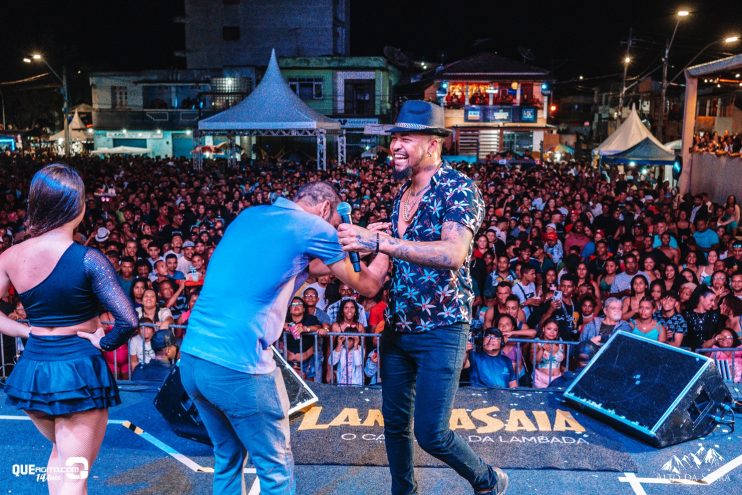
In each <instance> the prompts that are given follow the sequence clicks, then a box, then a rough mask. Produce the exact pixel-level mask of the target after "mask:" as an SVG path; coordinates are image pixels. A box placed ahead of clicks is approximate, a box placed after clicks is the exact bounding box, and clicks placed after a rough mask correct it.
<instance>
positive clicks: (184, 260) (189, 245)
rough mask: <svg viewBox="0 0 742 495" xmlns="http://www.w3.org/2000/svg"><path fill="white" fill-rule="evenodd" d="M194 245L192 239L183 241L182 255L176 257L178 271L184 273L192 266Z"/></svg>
mask: <svg viewBox="0 0 742 495" xmlns="http://www.w3.org/2000/svg"><path fill="white" fill-rule="evenodd" d="M195 247H196V245H195V244H194V243H193V241H185V242H184V243H183V255H182V256H181V257H180V258H178V271H179V272H183V273H185V274H186V275H187V274H188V272H189V271H190V270H191V267H192V266H193V261H192V260H193V253H194V248H195Z"/></svg>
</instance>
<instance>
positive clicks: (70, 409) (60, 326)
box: [0, 164, 137, 494]
mask: <svg viewBox="0 0 742 495" xmlns="http://www.w3.org/2000/svg"><path fill="white" fill-rule="evenodd" d="M84 215H85V186H84V185H83V182H82V179H81V178H80V176H79V175H78V174H77V172H76V171H75V170H74V169H72V168H70V167H68V166H66V165H60V164H52V165H48V166H46V167H44V168H43V169H41V170H39V171H38V172H37V173H36V174H35V175H34V177H33V180H32V181H31V189H30V192H29V203H28V232H29V238H28V239H27V240H26V241H24V242H22V243H20V244H18V245H16V246H13V247H11V248H9V249H8V250H6V251H5V252H4V253H3V254H2V255H0V295H4V294H6V293H7V291H8V288H9V287H10V286H11V285H12V286H13V287H15V288H16V290H17V291H18V295H19V297H20V299H21V301H22V302H23V305H24V307H25V308H26V313H27V316H28V320H29V324H30V328H28V327H27V328H26V331H28V332H30V333H29V338H28V343H27V344H26V348H25V350H24V352H23V355H22V356H21V358H20V360H19V361H18V364H17V365H16V366H15V368H14V369H13V372H12V373H11V375H10V377H8V380H7V383H6V386H5V391H6V393H7V396H8V397H7V401H8V403H9V404H10V405H14V406H15V407H17V408H18V409H21V410H23V411H24V412H25V413H26V414H28V416H30V418H31V420H32V421H33V423H34V425H36V428H38V430H39V431H40V432H41V433H42V434H43V435H44V436H45V437H46V438H48V439H49V440H50V441H51V442H52V451H51V455H50V457H49V464H48V469H47V480H48V483H49V492H50V493H52V494H55V493H65V494H67V493H80V494H82V493H87V477H88V476H87V474H88V473H87V471H88V470H89V469H90V468H91V467H92V464H93V462H94V461H95V458H96V457H97V455H98V451H99V449H100V446H101V443H102V441H103V436H104V434H105V431H106V424H107V422H108V408H109V407H110V406H115V405H117V404H119V403H120V402H121V401H120V399H119V393H118V387H117V386H116V381H115V380H114V378H113V376H112V375H111V372H110V371H109V369H108V366H106V361H105V359H104V358H103V355H102V353H101V351H100V349H103V350H106V351H112V350H114V349H116V348H117V347H119V346H120V345H121V344H123V343H125V342H126V341H127V339H128V337H129V336H130V334H131V333H132V331H133V330H135V329H136V325H137V318H136V313H135V312H134V309H133V308H132V305H131V302H130V301H129V298H128V297H127V296H126V294H124V292H123V289H121V286H120V285H119V284H118V283H117V279H116V273H115V271H114V269H113V266H111V263H110V261H109V260H108V258H106V256H105V255H103V254H102V253H101V252H100V251H98V250H96V249H92V248H87V247H85V246H83V245H81V244H77V243H75V242H74V241H73V232H74V230H75V228H76V227H77V226H78V225H79V224H80V222H81V221H82V219H83V217H84ZM101 305H102V306H103V307H104V308H105V309H106V310H108V311H110V312H111V314H112V315H113V316H114V318H115V325H114V328H113V330H112V331H111V332H110V333H109V334H108V335H105V336H104V334H103V329H102V328H100V321H99V319H98V314H99V307H100V306H101ZM18 325H19V324H18V323H15V322H12V324H11V322H10V321H9V320H8V319H7V318H5V317H0V330H1V331H2V332H3V333H7V334H11V333H13V332H16V333H22V331H21V329H19V328H17V326H18Z"/></svg>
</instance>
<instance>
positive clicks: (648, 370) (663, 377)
mask: <svg viewBox="0 0 742 495" xmlns="http://www.w3.org/2000/svg"><path fill="white" fill-rule="evenodd" d="M564 397H565V398H567V399H568V400H570V401H571V402H573V403H575V404H577V405H579V406H580V407H582V408H585V409H586V410H587V411H588V412H591V413H593V414H594V415H595V416H597V417H598V418H600V419H604V420H606V421H607V422H609V423H611V424H613V425H614V426H616V427H617V428H619V429H621V430H624V431H627V432H629V433H630V434H633V435H635V436H637V437H639V438H640V439H642V440H643V441H645V442H647V443H649V444H651V445H654V446H656V447H665V446H668V445H674V444H676V443H680V442H684V441H686V440H690V439H692V438H696V437H700V436H703V435H707V434H709V433H711V431H713V429H714V427H715V426H716V423H717V419H719V418H720V417H723V416H724V415H725V414H726V413H727V412H729V411H730V410H729V409H727V408H728V407H729V405H730V404H731V396H730V394H729V390H727V387H726V386H725V384H724V381H723V380H722V378H721V376H720V375H719V373H718V372H717V370H716V367H715V366H714V361H713V360H712V359H709V358H707V357H705V356H702V355H700V354H695V353H693V352H690V351H686V350H683V349H678V348H676V347H672V346H669V345H665V344H661V343H659V342H655V341H652V340H649V339H645V338H644V337H640V336H638V335H633V334H630V333H626V332H617V333H616V334H614V335H613V337H611V339H610V340H609V341H608V342H607V343H606V344H605V345H604V346H603V347H602V348H601V349H600V351H598V353H597V354H596V355H595V357H594V358H593V360H592V361H591V362H590V364H588V365H587V367H585V369H584V370H583V371H582V373H580V375H579V376H578V377H577V378H576V379H575V381H574V382H573V383H572V384H571V385H570V386H569V387H568V388H567V390H566V391H565V392H564Z"/></svg>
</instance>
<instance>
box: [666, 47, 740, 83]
mask: <svg viewBox="0 0 742 495" xmlns="http://www.w3.org/2000/svg"><path fill="white" fill-rule="evenodd" d="M738 41H739V36H737V35H734V36H727V37H726V38H724V39H723V40H714V41H712V42H711V43H709V44H707V45H706V46H704V47H703V48H701V49H700V50H699V51H698V53H696V54H695V55H693V58H692V59H690V61H689V62H688V63H687V64H685V67H683V68H682V69H680V71H678V73H677V74H675V75H674V76H673V78H672V79H670V82H669V83H668V84H672V82H673V81H675V79H677V78H678V77H680V74H682V73H683V72H684V71H685V69H687V68H688V67H690V66H691V64H693V62H695V61H696V59H697V58H698V57H700V56H701V54H702V53H703V52H705V51H706V50H708V49H709V48H711V47H712V46H713V45H716V44H717V43H722V44H727V45H729V44H731V43H736V42H738Z"/></svg>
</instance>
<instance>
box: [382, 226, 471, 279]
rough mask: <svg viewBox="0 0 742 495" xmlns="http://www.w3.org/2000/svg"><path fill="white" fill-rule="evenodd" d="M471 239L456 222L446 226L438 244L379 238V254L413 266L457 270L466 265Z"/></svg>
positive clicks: (469, 232) (467, 231)
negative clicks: (384, 254) (413, 264)
mask: <svg viewBox="0 0 742 495" xmlns="http://www.w3.org/2000/svg"><path fill="white" fill-rule="evenodd" d="M473 235H474V234H473V233H472V231H471V230H469V228H468V227H465V226H464V225H462V224H460V223H458V222H445V223H444V224H443V227H442V229H441V240H440V241H430V242H413V241H406V240H404V239H397V238H395V237H387V236H382V237H381V243H380V244H379V251H381V252H382V253H386V254H388V255H389V256H391V257H393V258H399V259H403V260H405V261H409V262H410V263H415V264H416V265H423V266H430V267H433V268H439V269H448V270H458V269H459V268H461V266H462V265H463V264H464V262H466V257H467V255H468V254H469V248H470V247H471V244H472V237H473Z"/></svg>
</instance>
